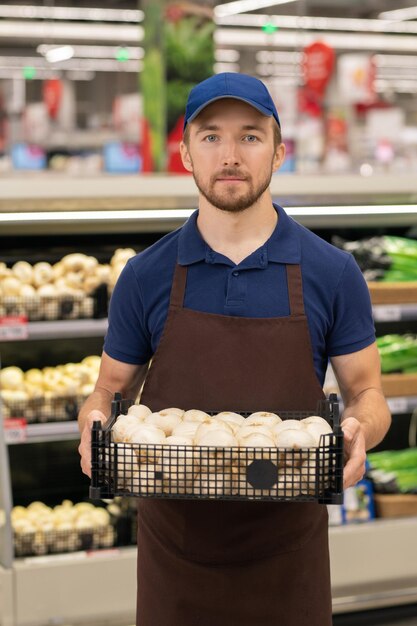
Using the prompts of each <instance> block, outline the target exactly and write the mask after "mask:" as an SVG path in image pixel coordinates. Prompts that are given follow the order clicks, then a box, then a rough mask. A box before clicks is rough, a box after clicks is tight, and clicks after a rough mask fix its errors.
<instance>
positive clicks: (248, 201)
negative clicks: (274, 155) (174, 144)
mask: <svg viewBox="0 0 417 626" xmlns="http://www.w3.org/2000/svg"><path fill="white" fill-rule="evenodd" d="M234 176H236V177H238V178H239V177H243V176H242V174H241V173H239V172H237V171H236V170H232V169H229V170H223V171H222V172H221V173H218V174H216V175H214V176H211V177H210V180H209V182H208V183H204V182H203V181H202V179H201V177H200V175H199V174H198V173H197V172H196V171H195V169H194V168H193V177H194V181H195V184H196V185H197V188H198V190H199V191H200V193H201V194H202V195H203V196H204V197H205V199H206V200H207V201H208V202H210V204H211V205H213V206H214V207H216V208H217V209H220V210H221V211H227V212H229V213H240V212H242V211H245V210H246V209H248V208H249V207H251V206H253V205H254V204H256V203H257V202H258V201H259V199H260V198H261V196H262V195H263V194H264V193H265V191H266V190H267V189H268V187H269V185H270V183H271V178H272V163H271V170H270V172H269V173H266V175H265V177H264V178H263V179H262V180H260V181H259V182H258V183H257V184H256V185H255V184H254V182H253V180H252V178H251V177H250V176H245V181H244V183H243V185H245V187H246V188H247V190H246V191H245V192H242V191H240V190H239V189H238V188H237V185H236V186H235V184H231V185H227V184H226V183H224V184H223V183H220V185H221V186H224V187H225V189H222V190H221V191H216V185H217V186H218V185H219V183H217V179H218V178H222V177H234Z"/></svg>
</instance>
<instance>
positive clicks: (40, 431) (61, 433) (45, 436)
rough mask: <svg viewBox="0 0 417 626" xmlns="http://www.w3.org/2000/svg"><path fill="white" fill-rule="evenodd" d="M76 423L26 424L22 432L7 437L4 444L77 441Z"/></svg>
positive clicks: (78, 434) (78, 435)
mask: <svg viewBox="0 0 417 626" xmlns="http://www.w3.org/2000/svg"><path fill="white" fill-rule="evenodd" d="M13 435H14V436H13ZM79 437H80V433H79V430H78V423H77V422H76V421H71V422H49V423H45V424H27V425H26V426H23V427H22V432H20V433H18V434H16V432H15V433H14V434H13V433H12V434H11V435H8V434H7V432H6V443H8V444H9V445H17V444H19V443H42V442H48V441H63V440H64V439H66V440H68V439H79Z"/></svg>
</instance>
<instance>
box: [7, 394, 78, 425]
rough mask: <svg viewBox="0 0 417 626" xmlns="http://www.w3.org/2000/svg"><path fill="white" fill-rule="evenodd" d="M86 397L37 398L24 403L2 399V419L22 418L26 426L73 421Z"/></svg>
mask: <svg viewBox="0 0 417 626" xmlns="http://www.w3.org/2000/svg"><path fill="white" fill-rule="evenodd" d="M0 396H1V392H0ZM86 397H87V396H81V395H78V396H74V395H71V396H54V397H48V398H45V397H44V396H39V397H38V398H29V399H28V400H26V401H22V400H10V399H8V398H5V397H2V402H3V406H2V410H3V417H8V418H24V419H25V420H26V421H27V423H28V424H34V423H44V422H66V421H73V420H76V419H77V416H78V413H79V410H80V408H81V406H82V405H83V403H84V402H85V400H86Z"/></svg>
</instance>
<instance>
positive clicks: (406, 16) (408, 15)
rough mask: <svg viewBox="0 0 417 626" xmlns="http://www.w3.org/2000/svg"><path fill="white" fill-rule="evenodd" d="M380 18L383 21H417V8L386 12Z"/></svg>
mask: <svg viewBox="0 0 417 626" xmlns="http://www.w3.org/2000/svg"><path fill="white" fill-rule="evenodd" d="M378 17H379V18H381V19H383V20H415V19H417V6H414V7H407V8H405V9H393V10H392V11H384V12H383V13H380V14H379V15H378Z"/></svg>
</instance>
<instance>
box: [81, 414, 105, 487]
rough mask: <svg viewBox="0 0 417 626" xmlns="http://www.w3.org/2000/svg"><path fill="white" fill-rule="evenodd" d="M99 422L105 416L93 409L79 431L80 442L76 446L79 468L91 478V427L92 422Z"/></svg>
mask: <svg viewBox="0 0 417 626" xmlns="http://www.w3.org/2000/svg"><path fill="white" fill-rule="evenodd" d="M98 421H99V422H101V423H102V424H104V423H105V422H106V421H107V417H106V416H105V415H104V413H102V412H101V411H98V410H97V409H94V410H93V411H90V413H89V414H88V415H87V419H86V421H85V425H84V428H83V431H82V433H81V442H80V445H79V446H78V452H79V453H80V456H81V462H80V464H81V469H82V471H83V473H84V474H87V476H89V477H90V478H91V428H92V426H93V422H98Z"/></svg>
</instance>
